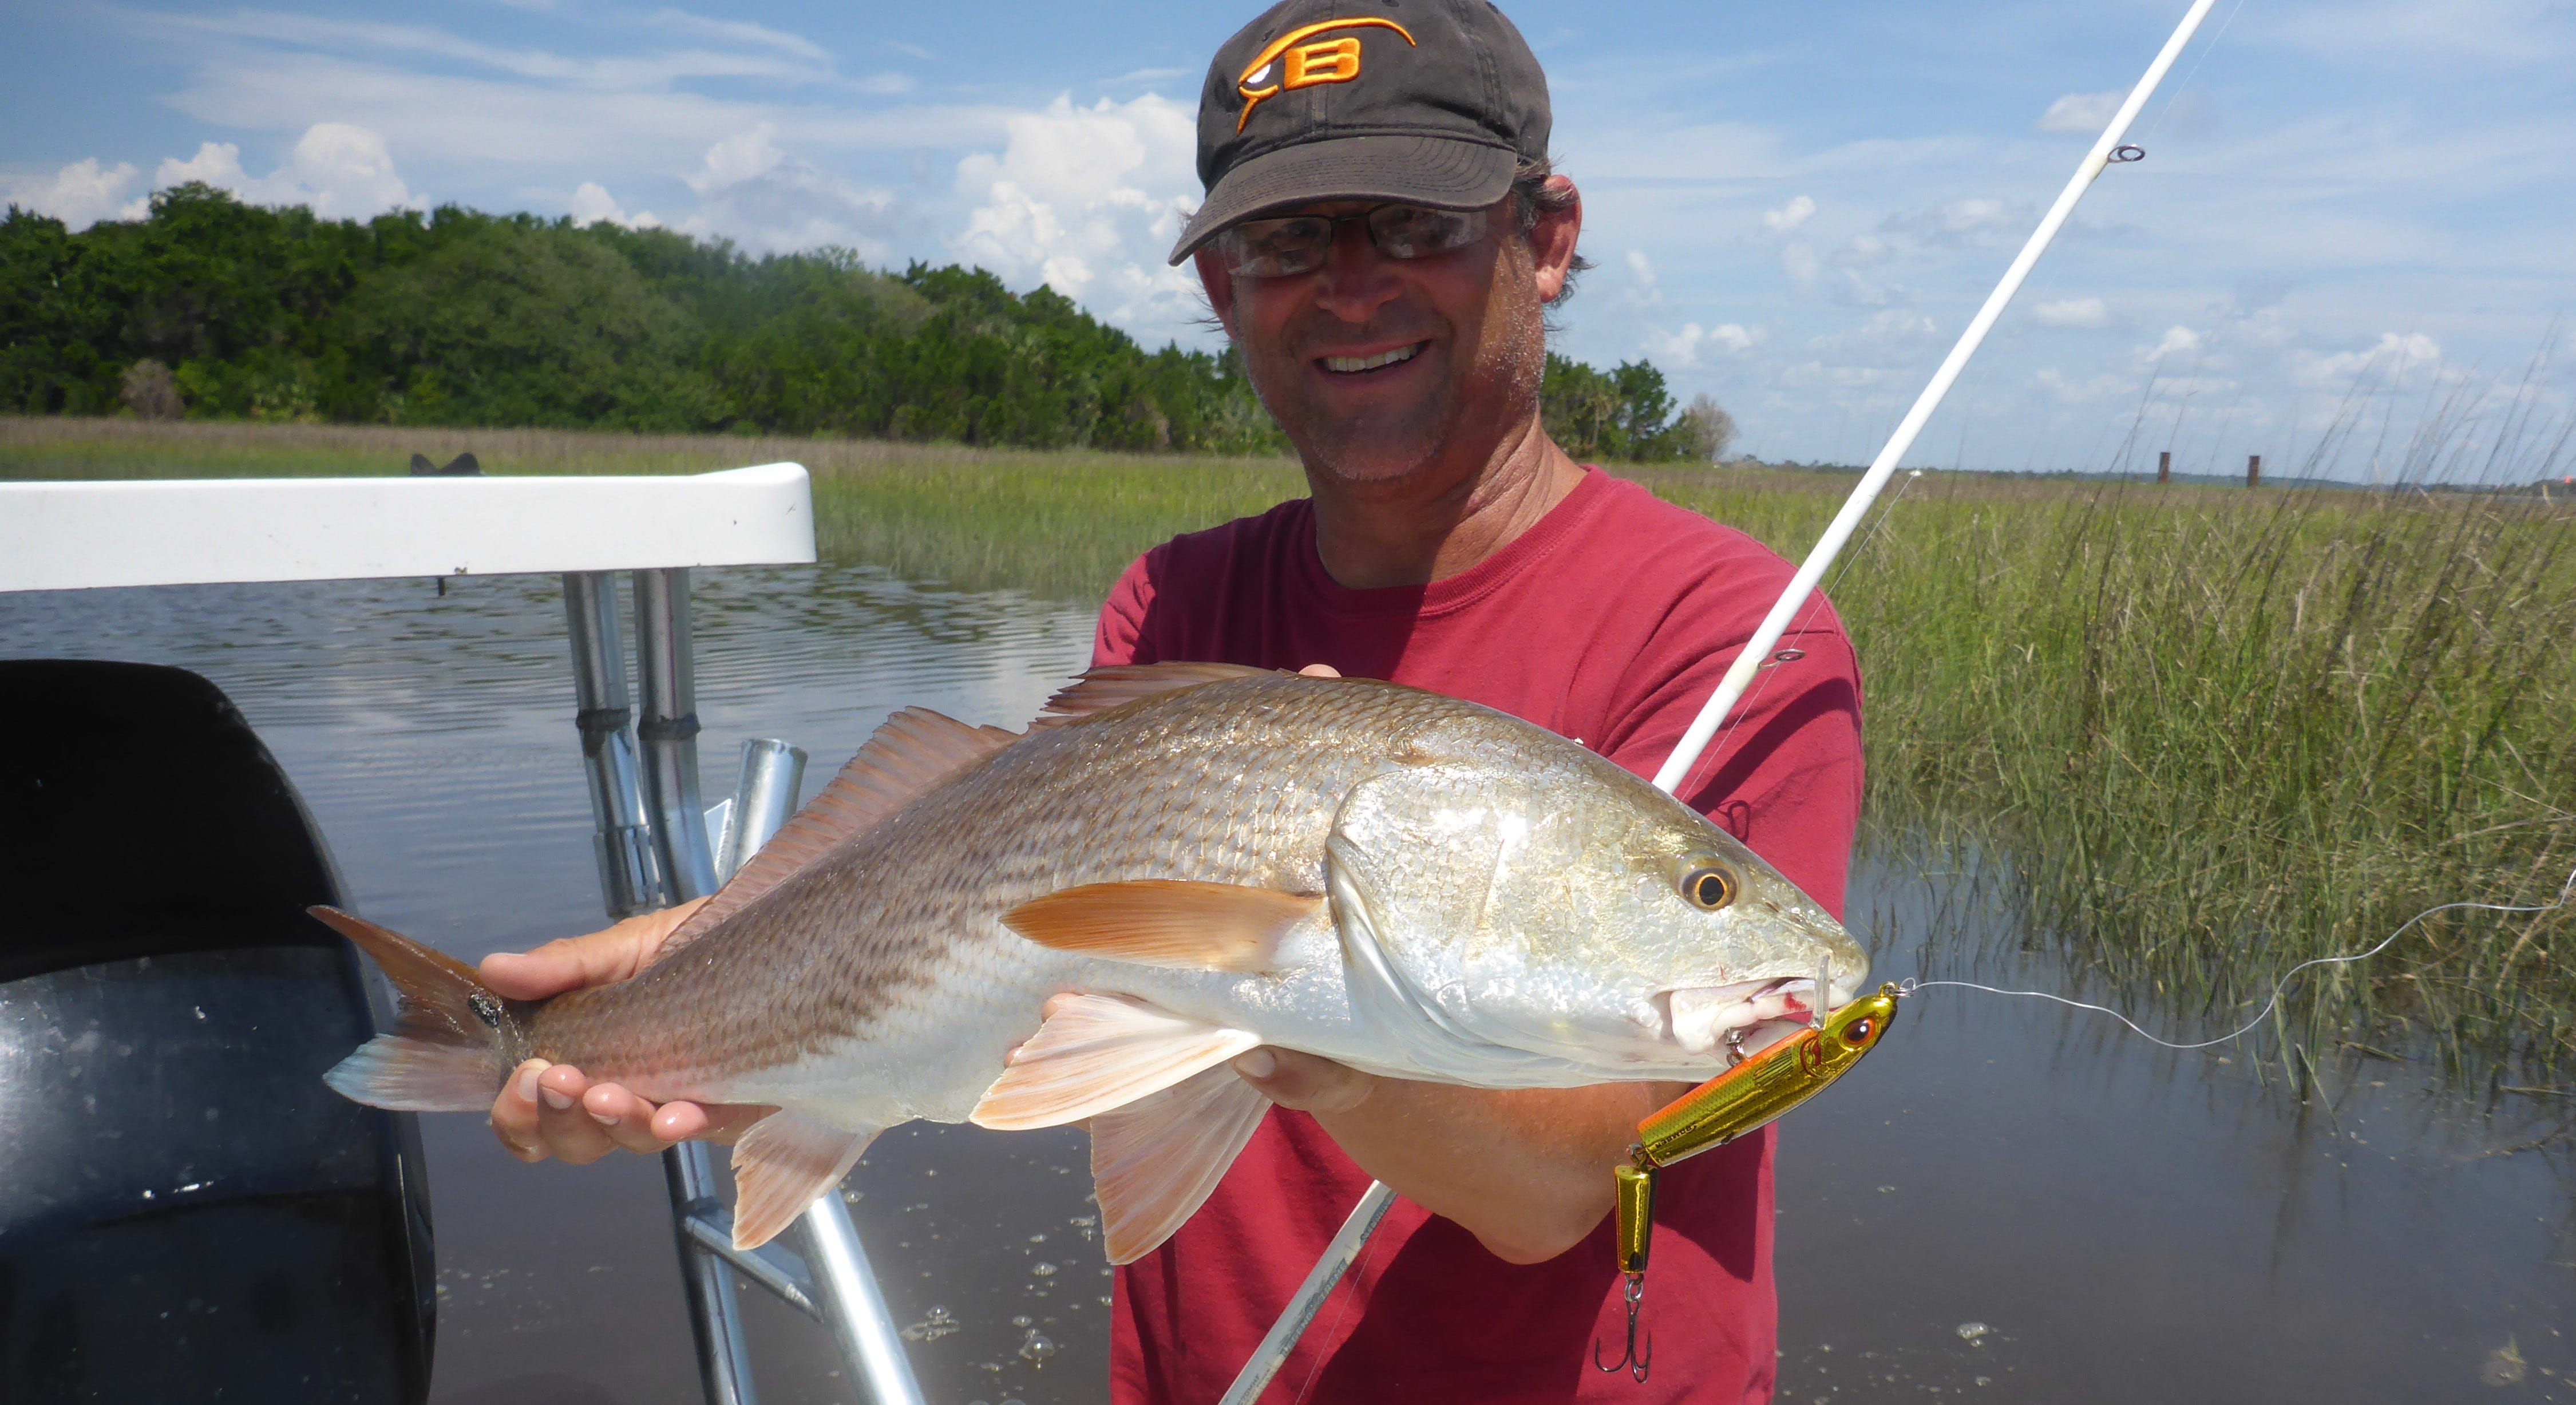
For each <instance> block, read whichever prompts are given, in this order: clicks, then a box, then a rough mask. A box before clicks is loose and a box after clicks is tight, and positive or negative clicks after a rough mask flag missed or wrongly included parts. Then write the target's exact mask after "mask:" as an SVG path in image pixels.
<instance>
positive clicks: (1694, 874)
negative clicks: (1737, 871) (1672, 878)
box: [1682, 868, 1735, 912]
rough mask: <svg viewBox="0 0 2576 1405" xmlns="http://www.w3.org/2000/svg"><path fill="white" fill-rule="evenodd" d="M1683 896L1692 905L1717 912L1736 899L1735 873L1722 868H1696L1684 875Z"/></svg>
mask: <svg viewBox="0 0 2576 1405" xmlns="http://www.w3.org/2000/svg"><path fill="white" fill-rule="evenodd" d="M1682 896H1683V897H1686V898H1688V899H1690V900H1691V905H1692V906H1694V907H1697V908H1701V909H1704V910H1706V911H1709V912H1715V911H1717V910H1718V909H1719V908H1722V907H1724V906H1726V905H1727V904H1728V903H1731V902H1733V901H1735V875H1734V874H1732V873H1729V872H1727V871H1726V870H1725V869H1722V868H1695V869H1692V870H1691V871H1690V872H1688V873H1685V874H1683V875H1682Z"/></svg>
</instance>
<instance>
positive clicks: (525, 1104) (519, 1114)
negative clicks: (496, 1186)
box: [492, 1059, 551, 1161]
mask: <svg viewBox="0 0 2576 1405" xmlns="http://www.w3.org/2000/svg"><path fill="white" fill-rule="evenodd" d="M550 1066H551V1065H549V1064H547V1062H546V1061H545V1060H543V1059H530V1060H528V1061H527V1062H526V1063H523V1064H521V1065H519V1066H518V1068H517V1069H515V1070H513V1071H512V1072H511V1074H510V1081H509V1082H507V1083H504V1084H502V1085H501V1095H500V1096H499V1097H497V1098H494V1099H493V1100H492V1134H493V1135H494V1136H496V1137H499V1138H500V1139H501V1147H502V1149H503V1150H505V1151H507V1152H509V1153H510V1154H511V1155H512V1156H515V1157H517V1158H519V1159H520V1160H522V1161H543V1160H545V1159H546V1144H545V1137H544V1134H543V1133H541V1132H539V1131H538V1130H537V1076H538V1075H539V1074H542V1073H544V1072H545V1071H546V1069H547V1068H549V1067H550Z"/></svg>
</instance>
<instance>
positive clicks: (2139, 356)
mask: <svg viewBox="0 0 2576 1405" xmlns="http://www.w3.org/2000/svg"><path fill="white" fill-rule="evenodd" d="M2207 345H2208V341H2207V339H2206V338H2204V337H2202V336H2201V334H2200V333H2198V332H2195V331H2193V330H2192V329H2191V328H2189V327H2184V326H2180V325H2176V326H2172V327H2167V328H2165V334H2164V335H2163V336H2162V337H2160V338H2158V339H2157V340H2156V344H2155V345H2154V346H2142V347H2139V348H2138V349H2137V350H2136V351H2135V352H2133V353H2131V355H2130V357H2129V364H2130V365H2131V367H2132V368H2133V369H2135V370H2137V371H2138V372H2139V373H2141V374H2144V373H2146V372H2149V371H2153V370H2155V369H2156V368H2157V366H2158V365H2159V364H2161V363H2162V362H2163V361H2164V360H2165V359H2166V358H2167V357H2171V356H2182V355H2185V354H2195V355H2196V354H2197V353H2199V352H2200V351H2201V349H2202V348H2203V347H2205V346H2207Z"/></svg>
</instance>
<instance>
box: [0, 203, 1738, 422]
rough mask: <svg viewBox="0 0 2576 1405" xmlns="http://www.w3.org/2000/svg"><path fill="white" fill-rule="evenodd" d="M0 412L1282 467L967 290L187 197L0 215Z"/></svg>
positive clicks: (519, 221)
mask: <svg viewBox="0 0 2576 1405" xmlns="http://www.w3.org/2000/svg"><path fill="white" fill-rule="evenodd" d="M1544 395H1545V414H1546V418H1547V422H1548V426H1549V429H1550V431H1551V432H1552V433H1553V434H1555V435H1556V437H1557V439H1558V442H1560V443H1562V444H1564V446H1565V447H1566V449H1567V450H1568V451H1569V452H1571V453H1573V454H1574V455H1575V456H1576V457H1578V458H1583V459H1692V458H1697V459H1707V458H1710V457H1713V456H1714V455H1715V454H1716V453H1717V452H1719V451H1720V450H1722V449H1723V448H1724V441H1725V439H1726V438H1727V437H1729V436H1731V433H1732V425H1731V423H1729V422H1727V421H1726V419H1725V412H1724V411H1722V410H1718V409H1717V408H1716V407H1715V406H1714V405H1713V404H1710V403H1707V402H1706V399H1705V397H1702V400H1701V401H1700V402H1699V403H1697V404H1695V405H1694V406H1692V407H1690V408H1687V409H1685V408H1682V407H1678V406H1676V405H1675V404H1674V402H1673V398H1672V395H1671V393H1670V391H1669V390H1668V388H1667V387H1666V385H1665V382H1664V377H1663V373H1662V372H1661V371H1659V370H1657V369H1656V368H1655V367H1654V366H1653V365H1651V364H1649V363H1647V362H1645V361H1643V360H1640V361H1636V362H1632V363H1627V364H1623V365H1620V366H1618V367H1616V368H1615V369H1613V370H1611V371H1607V372H1604V371H1599V370H1596V369H1594V368H1593V367H1591V366H1588V365H1585V364H1583V363H1581V362H1577V361H1571V360H1568V359H1566V358H1563V357H1559V356H1554V355H1551V356H1550V357H1549V358H1548V370H1547V382H1546V388H1545V391H1544ZM0 410H5V411H7V412H11V413H18V414H38V415H42V414H72V415H104V414H117V413H120V412H125V413H135V414H142V415H147V416H176V415H187V416H190V417H199V418H210V419H244V420H283V421H308V422H309V421H331V422H339V423H364V424H417V425H492V426H537V427H553V428H573V429H591V428H595V429H622V430H639V431H659V432H707V431H727V430H732V431H740V432H746V433H748V432H755V431H756V432H760V433H768V434H798V435H809V434H824V435H843V436H851V437H867V438H893V439H913V440H946V441H953V442H957V443H965V444H990V445H1018V446H1027V447H1034V448H1070V447H1088V448H1097V449H1117V450H1145V451H1152V450H1176V451H1201V452H1224V453H1253V452H1265V451H1272V450H1277V449H1280V448H1283V447H1284V446H1285V441H1284V440H1283V439H1282V438H1281V436H1280V434H1279V431H1278V429H1277V427H1276V426H1275V425H1274V424H1272V423H1271V420H1270V417H1269V415H1268V414H1267V413H1266V412H1264V411H1263V410H1262V408H1261V405H1260V402H1259V400H1258V399H1257V398H1256V397H1255V396H1254V394H1253V392H1252V388H1251V386H1250V384H1249V383H1248V382H1247V381H1246V380H1245V378H1244V374H1243V370H1242V366H1241V364H1240V363H1239V361H1238V360H1237V358H1236V357H1235V355H1234V353H1233V352H1232V351H1231V350H1227V351H1224V352H1220V353H1208V352H1202V351H1189V350H1184V349H1182V348H1181V347H1179V346H1177V345H1171V346H1165V347H1164V348H1163V349H1161V350H1159V351H1148V350H1146V349H1145V348H1143V347H1142V346H1140V345H1138V344H1137V342H1136V341H1135V339H1133V338H1132V337H1129V336H1128V335H1127V334H1126V333H1124V332H1121V331H1119V330H1117V329H1116V328H1114V327H1110V326H1107V325H1105V324H1103V323H1101V322H1099V321H1097V320H1095V319H1094V318H1092V317H1091V316H1089V315H1088V314H1086V313H1084V312H1083V311H1082V310H1081V309H1080V308H1078V307H1076V306H1075V305H1074V304H1073V302H1072V301H1071V300H1070V299H1067V298H1065V297H1064V296H1062V295H1061V294H1059V293H1056V292H1055V291H1053V290H1052V289H1048V288H1043V287H1041V288H1039V289H1037V290H1035V291H1033V292H1030V293H1025V294H1019V293H1013V292H1012V291H1010V289H1008V288H1007V287H1005V286H1003V284H1002V282H1001V280H1000V279H999V278H996V277H995V276H994V275H992V274H991V273H988V272H985V271H983V270H981V269H968V268H960V267H955V266H945V267H933V266H931V265H928V264H924V263H918V262H916V263H914V264H912V265H911V266H909V267H908V268H906V269H904V270H903V271H902V272H901V273H892V272H886V271H881V270H877V269H871V268H868V267H866V266H865V265H864V264H862V263H861V262H860V260H859V259H858V257H857V256H856V255H855V254H853V253H851V252H849V251H847V250H842V249H820V250H813V251H808V252H801V253H792V254H771V255H765V256H760V257H754V256H751V255H748V254H745V253H743V252H742V251H740V250H738V249H736V248H734V247H733V246H732V245H731V244H729V243H726V242H724V241H722V240H704V239H698V238H694V237H692V236H689V235H686V234H682V233H678V232H676V231H672V230H666V229H649V230H642V229H625V228H621V227H619V226H616V225H613V224H593V225H588V226H580V225H575V224H573V223H572V222H571V221H570V220H567V219H553V220H548V219H543V218H540V217H538V216H535V215H528V214H511V215H493V214H486V213H482V212H479V211H474V210H467V209H462V208H458V207H455V206H443V207H441V208H439V209H437V210H433V211H426V212H424V211H418V210H399V211H395V212H392V213H389V214H383V215H378V216H376V217H375V218H373V219H369V220H364V221H360V220H332V219H324V218H322V217H319V216H317V215H315V214H314V213H313V212H312V211H311V210H309V209H305V208H302V207H285V208H268V207H262V206H254V205H246V204H243V203H242V202H241V201H239V200H237V199H235V198H234V197H233V196H231V195H230V194H228V193H226V192H224V191H221V190H218V189H215V188H213V187H210V186H205V185H195V184H191V185H184V186H178V187H174V188H172V189H169V190H164V191H161V192H159V193H158V194H156V195H155V196H154V197H153V199H152V206H151V212H150V214H149V215H148V216H147V217H146V218H143V219H140V220H132V221H109V222H103V223H100V224H96V225H93V226H91V227H90V228H88V229H86V230H83V231H81V232H79V233H73V232H71V231H70V230H69V229H67V228H66V227H65V226H64V225H63V223H62V222H61V221H59V220H56V219H53V218H50V217H48V216H44V215H39V214H36V213H33V212H30V211H26V210H22V209H19V208H18V207H16V206H14V205H13V206H11V207H9V209H8V212H7V214H6V216H5V217H0Z"/></svg>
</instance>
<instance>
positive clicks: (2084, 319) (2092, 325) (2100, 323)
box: [2030, 298, 2111, 331]
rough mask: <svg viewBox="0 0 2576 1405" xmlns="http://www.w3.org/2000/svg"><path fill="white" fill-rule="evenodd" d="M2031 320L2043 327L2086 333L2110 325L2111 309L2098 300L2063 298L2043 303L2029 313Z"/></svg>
mask: <svg viewBox="0 0 2576 1405" xmlns="http://www.w3.org/2000/svg"><path fill="white" fill-rule="evenodd" d="M2030 316H2031V320H2032V321H2034V322H2037V323H2038V324H2039V325H2041V326H2043V327H2074V328H2080V329H2083V330H2087V331H2093V330H2099V329H2101V328H2103V327H2108V326H2110V325H2111V309H2110V308H2109V307H2107V306H2105V305H2104V304H2103V302H2102V300H2101V299H2100V298H2063V299H2060V300H2059V301H2056V302H2044V303H2041V304H2040V305H2039V306H2037V307H2035V308H2032V309H2031V311H2030Z"/></svg>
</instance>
